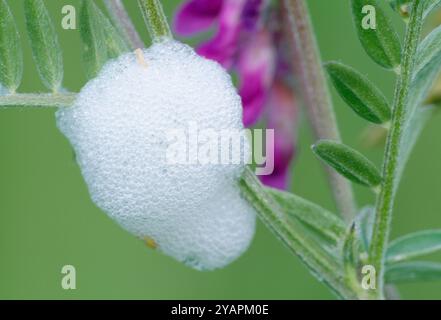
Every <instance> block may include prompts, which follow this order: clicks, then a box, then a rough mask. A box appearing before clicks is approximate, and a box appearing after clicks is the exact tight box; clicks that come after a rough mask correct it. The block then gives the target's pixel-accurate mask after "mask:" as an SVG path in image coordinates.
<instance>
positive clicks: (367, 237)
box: [355, 206, 375, 252]
mask: <svg viewBox="0 0 441 320" xmlns="http://www.w3.org/2000/svg"><path fill="white" fill-rule="evenodd" d="M355 219H356V226H357V233H358V238H359V239H360V240H361V243H362V245H363V247H364V250H365V251H366V252H367V251H368V250H369V247H370V245H371V240H372V232H373V230H374V223H375V208H374V207H372V206H366V207H364V208H363V209H361V211H360V212H359V213H358V215H357V216H356V218H355Z"/></svg>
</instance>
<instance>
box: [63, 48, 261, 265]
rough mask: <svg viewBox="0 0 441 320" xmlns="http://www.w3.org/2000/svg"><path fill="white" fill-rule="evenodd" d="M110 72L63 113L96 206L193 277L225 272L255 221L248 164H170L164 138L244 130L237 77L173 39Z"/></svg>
mask: <svg viewBox="0 0 441 320" xmlns="http://www.w3.org/2000/svg"><path fill="white" fill-rule="evenodd" d="M143 56H144V60H145V62H146V66H143V65H142V64H140V63H139V60H138V59H137V57H136V55H135V54H134V53H128V54H125V55H123V56H121V57H119V58H118V59H116V60H113V61H110V62H109V63H107V64H106V65H105V67H104V68H103V70H102V71H101V72H100V74H99V75H98V77H97V78H95V79H93V80H91V81H90V82H89V83H87V85H86V86H85V87H84V88H83V89H82V90H81V92H80V93H79V95H78V98H77V100H76V102H75V103H74V105H73V106H72V107H71V108H66V109H60V110H59V111H58V112H57V114H56V117H57V124H58V127H59V129H60V130H61V131H62V132H63V133H64V134H65V135H66V137H67V138H68V139H69V140H70V142H71V143H72V145H73V147H74V149H75V152H76V155H77V161H78V164H79V166H80V168H81V171H82V174H83V176H84V179H85V181H86V183H87V185H88V188H89V192H90V195H91V198H92V200H93V201H94V202H95V203H96V204H97V206H98V207H100V208H101V209H102V210H103V211H105V212H106V213H107V214H108V215H109V216H110V217H111V218H113V219H114V220H116V221H117V222H118V223H119V224H120V225H121V226H123V227H124V228H125V229H127V230H128V231H130V232H131V233H133V234H135V235H136V236H138V237H141V238H144V237H149V238H151V239H154V241H155V243H156V244H157V246H158V249H159V250H161V251H163V252H164V253H165V254H167V255H170V256H172V257H174V258H176V259H177V260H179V261H181V262H184V263H186V264H187V265H189V266H191V267H194V268H196V269H215V268H219V267H223V266H225V265H226V264H228V263H230V262H231V261H233V260H234V259H236V258H237V257H238V256H239V255H240V254H242V253H243V252H244V251H245V250H246V249H247V247H248V245H249V243H250V241H251V239H252V237H253V234H254V229H255V215H254V211H253V209H252V208H251V207H250V205H249V204H248V203H247V202H246V201H245V200H244V199H242V198H241V196H240V190H239V188H238V185H237V183H238V178H239V176H240V175H241V173H242V171H243V169H244V165H243V164H240V165H214V164H213V165H183V164H181V165H170V164H168V163H167V161H166V157H165V155H166V149H167V147H168V145H169V142H168V141H167V134H166V132H167V131H168V130H170V129H176V128H182V127H187V126H188V123H189V122H197V125H198V127H199V129H205V128H211V129H215V130H222V129H242V128H243V126H242V106H241V101H240V97H239V96H238V95H237V93H236V91H235V89H234V87H233V85H232V82H231V79H230V76H229V75H228V74H227V73H226V72H225V71H224V70H223V69H222V67H220V66H219V65H218V64H217V63H215V62H213V61H209V60H206V59H204V58H201V57H199V56H198V55H197V54H195V52H194V51H193V50H192V49H191V48H190V47H188V46H186V45H183V44H181V43H179V42H176V41H168V42H163V43H158V44H154V45H153V46H152V47H150V48H149V49H146V50H144V51H143Z"/></svg>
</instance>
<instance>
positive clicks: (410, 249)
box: [386, 230, 441, 263]
mask: <svg viewBox="0 0 441 320" xmlns="http://www.w3.org/2000/svg"><path fill="white" fill-rule="evenodd" d="M438 250H441V230H425V231H421V232H416V233H412V234H409V235H406V236H404V237H401V238H398V239H397V240H395V241H392V242H391V243H390V245H389V248H388V249H387V256H386V262H387V263H394V262H400V261H404V260H409V259H412V258H415V257H418V256H421V255H425V254H429V253H433V252H435V251H438Z"/></svg>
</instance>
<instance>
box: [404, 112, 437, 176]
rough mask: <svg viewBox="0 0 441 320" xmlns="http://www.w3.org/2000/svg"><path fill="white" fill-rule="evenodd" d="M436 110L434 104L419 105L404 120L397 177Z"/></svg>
mask: <svg viewBox="0 0 441 320" xmlns="http://www.w3.org/2000/svg"><path fill="white" fill-rule="evenodd" d="M435 111H436V107H434V106H424V107H419V108H417V109H416V110H414V112H413V114H412V117H410V118H409V120H408V121H406V123H405V125H404V129H403V131H404V132H403V137H402V140H401V142H400V143H401V155H400V157H399V164H398V173H397V177H398V178H400V177H401V176H402V174H403V171H404V169H405V167H406V163H407V161H408V160H409V157H410V155H411V153H412V150H413V148H414V146H415V145H416V142H417V140H418V138H419V136H420V135H421V132H422V131H423V129H424V127H425V126H426V124H427V122H428V121H429V120H430V119H431V118H432V116H433V115H434V113H435Z"/></svg>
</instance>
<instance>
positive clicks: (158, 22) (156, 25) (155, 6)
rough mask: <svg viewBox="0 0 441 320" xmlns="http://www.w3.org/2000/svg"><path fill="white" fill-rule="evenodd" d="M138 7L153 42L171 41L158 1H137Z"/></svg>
mask: <svg viewBox="0 0 441 320" xmlns="http://www.w3.org/2000/svg"><path fill="white" fill-rule="evenodd" d="M138 4H139V7H140V9H141V12H142V15H143V16H144V21H145V23H146V25H147V29H148V31H149V33H150V36H151V37H152V40H153V42H158V41H162V40H164V39H171V38H172V33H171V31H170V27H169V26H168V23H167V19H166V17H165V14H164V10H163V9H162V5H161V2H160V1H159V0H138Z"/></svg>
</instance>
